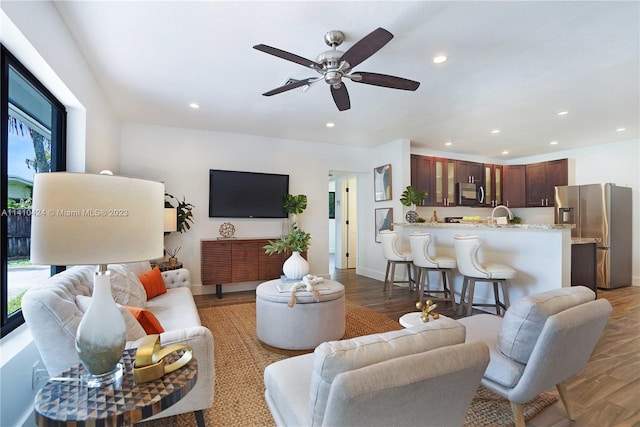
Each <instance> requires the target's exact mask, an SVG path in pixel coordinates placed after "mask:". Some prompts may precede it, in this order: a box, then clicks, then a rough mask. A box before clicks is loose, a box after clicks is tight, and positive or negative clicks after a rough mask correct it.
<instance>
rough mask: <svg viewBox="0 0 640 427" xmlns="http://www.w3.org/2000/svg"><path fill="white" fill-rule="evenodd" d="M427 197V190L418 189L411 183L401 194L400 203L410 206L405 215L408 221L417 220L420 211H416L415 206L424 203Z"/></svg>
mask: <svg viewBox="0 0 640 427" xmlns="http://www.w3.org/2000/svg"><path fill="white" fill-rule="evenodd" d="M425 197H427V192H426V191H420V190H416V189H415V188H413V187H412V186H410V185H408V186H407V188H405V190H404V191H403V192H402V194H401V195H400V203H402V204H403V205H404V206H407V207H409V211H408V212H407V214H406V216H405V218H406V219H407V221H408V222H416V219H417V218H418V213H417V212H416V211H415V206H416V205H420V204H422V202H423V201H424V198H425Z"/></svg>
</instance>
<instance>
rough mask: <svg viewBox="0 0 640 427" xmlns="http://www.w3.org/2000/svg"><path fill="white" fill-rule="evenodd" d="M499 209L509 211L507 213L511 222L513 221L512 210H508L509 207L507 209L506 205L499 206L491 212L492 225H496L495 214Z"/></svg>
mask: <svg viewBox="0 0 640 427" xmlns="http://www.w3.org/2000/svg"><path fill="white" fill-rule="evenodd" d="M498 209H504V210H506V211H507V213H508V214H509V219H510V220H511V219H513V213H512V212H511V209H509V208H508V207H506V206H505V205H498V206H496V207H495V208H493V210H492V211H491V224H494V223H495V220H494V215H495V213H496V211H497V210H498Z"/></svg>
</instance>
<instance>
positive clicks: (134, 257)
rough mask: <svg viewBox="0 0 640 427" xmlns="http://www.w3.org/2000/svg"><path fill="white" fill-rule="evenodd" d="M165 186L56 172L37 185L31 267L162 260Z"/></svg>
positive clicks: (38, 179)
mask: <svg viewBox="0 0 640 427" xmlns="http://www.w3.org/2000/svg"><path fill="white" fill-rule="evenodd" d="M163 226H164V184H162V183H160V182H155V181H147V180H142V179H135V178H127V177H122V176H109V175H96V174H83V173H67V172H51V173H39V174H36V175H35V176H34V180H33V210H32V217H31V262H33V263H34V264H51V265H85V264H111V263H121V262H134V261H144V260H149V259H156V258H160V257H162V255H163V228H164V227H163Z"/></svg>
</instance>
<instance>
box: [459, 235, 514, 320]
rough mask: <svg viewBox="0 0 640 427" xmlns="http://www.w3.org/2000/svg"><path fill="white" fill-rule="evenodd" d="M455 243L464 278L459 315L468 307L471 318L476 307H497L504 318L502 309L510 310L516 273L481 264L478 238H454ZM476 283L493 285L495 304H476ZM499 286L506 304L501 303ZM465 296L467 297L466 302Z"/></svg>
mask: <svg viewBox="0 0 640 427" xmlns="http://www.w3.org/2000/svg"><path fill="white" fill-rule="evenodd" d="M453 243H454V248H455V251H456V261H457V262H458V270H459V271H460V274H462V275H463V276H464V280H463V282H462V294H461V295H460V306H459V312H458V314H462V310H463V308H464V307H465V306H466V308H467V313H466V315H467V316H470V315H471V309H472V307H473V306H474V305H475V306H476V307H495V309H496V314H497V315H498V316H502V315H503V314H504V313H502V314H501V313H500V311H501V310H500V309H501V308H502V309H503V310H504V311H507V308H509V279H513V278H514V277H516V271H515V270H514V269H513V268H511V267H508V266H506V265H503V264H496V263H481V262H480V260H479V259H478V251H479V250H480V248H481V244H480V238H479V237H478V236H469V235H457V236H454V242H453ZM476 282H491V283H493V295H494V297H495V303H494V304H476V303H474V302H473V293H474V290H475V285H476ZM498 284H500V285H501V286H502V295H503V298H504V302H501V301H500V297H499V292H498ZM465 295H467V301H466V302H465Z"/></svg>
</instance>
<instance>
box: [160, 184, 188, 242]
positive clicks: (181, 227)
mask: <svg viewBox="0 0 640 427" xmlns="http://www.w3.org/2000/svg"><path fill="white" fill-rule="evenodd" d="M164 195H165V197H169V198H170V199H173V200H175V203H176V204H175V206H174V205H173V203H172V202H171V201H169V200H165V201H164V207H165V208H175V209H176V211H177V214H178V224H177V231H178V232H180V233H186V232H187V230H189V229H190V228H191V224H193V212H192V210H193V208H194V207H195V206H193V205H192V204H191V203H187V201H186V200H185V197H184V196H182V201H180V200H179V199H178V198H177V197H175V196H172V195H171V194H169V193H164Z"/></svg>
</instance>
